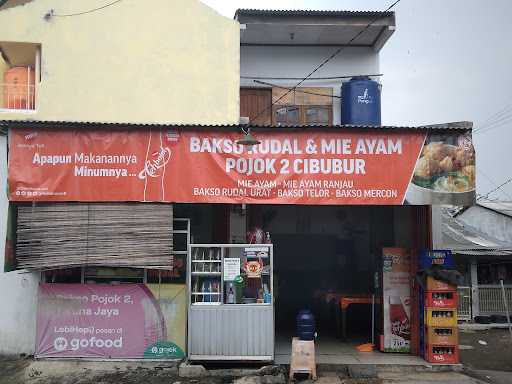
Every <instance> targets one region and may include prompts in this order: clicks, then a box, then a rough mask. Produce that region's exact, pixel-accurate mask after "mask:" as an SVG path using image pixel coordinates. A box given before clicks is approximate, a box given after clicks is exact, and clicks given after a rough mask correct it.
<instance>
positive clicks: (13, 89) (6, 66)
mask: <svg viewBox="0 0 512 384" xmlns="http://www.w3.org/2000/svg"><path fill="white" fill-rule="evenodd" d="M39 52H40V50H39V46H38V45H36V44H28V43H10V42H9V43H5V42H0V110H3V111H34V110H35V109H36V84H37V83H38V82H39V81H38V80H39V79H38V78H39Z"/></svg>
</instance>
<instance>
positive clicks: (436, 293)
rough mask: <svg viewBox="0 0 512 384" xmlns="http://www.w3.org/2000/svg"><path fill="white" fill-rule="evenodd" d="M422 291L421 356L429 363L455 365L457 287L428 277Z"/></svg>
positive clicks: (457, 356)
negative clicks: (422, 330)
mask: <svg viewBox="0 0 512 384" xmlns="http://www.w3.org/2000/svg"><path fill="white" fill-rule="evenodd" d="M426 288H427V289H426V291H424V297H423V300H422V301H423V303H424V316H423V322H424V324H425V329H424V348H425V349H424V351H423V352H424V355H423V356H424V358H425V360H427V361H428V362H429V363H439V364H457V363H458V362H459V348H458V345H459V341H458V334H457V289H456V287H455V286H453V285H450V284H447V283H445V282H443V281H439V280H436V279H434V278H432V277H431V276H429V277H427V285H426Z"/></svg>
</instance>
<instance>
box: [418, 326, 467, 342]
mask: <svg viewBox="0 0 512 384" xmlns="http://www.w3.org/2000/svg"><path fill="white" fill-rule="evenodd" d="M425 333H426V336H427V341H426V343H425V344H430V345H459V337H458V333H457V327H427V329H426V332H425Z"/></svg>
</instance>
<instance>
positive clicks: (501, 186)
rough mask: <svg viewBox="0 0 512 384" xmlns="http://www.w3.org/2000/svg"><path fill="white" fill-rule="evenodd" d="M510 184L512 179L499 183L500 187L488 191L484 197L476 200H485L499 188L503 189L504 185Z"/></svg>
mask: <svg viewBox="0 0 512 384" xmlns="http://www.w3.org/2000/svg"><path fill="white" fill-rule="evenodd" d="M510 182H512V177H511V178H510V179H508V180H506V181H505V182H503V183H501V184H500V185H498V186H497V187H496V188H494V189H492V190H490V191H489V192H487V193H486V194H485V195H481V196H480V197H479V198H478V199H477V201H478V200H481V199H487V198H488V197H489V195H490V194H491V193H494V192H497V191H499V190H500V189H501V188H503V187H504V186H505V185H507V184H508V183H510Z"/></svg>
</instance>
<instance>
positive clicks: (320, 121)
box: [274, 105, 332, 125]
mask: <svg viewBox="0 0 512 384" xmlns="http://www.w3.org/2000/svg"><path fill="white" fill-rule="evenodd" d="M274 123H275V124H276V125H330V124H332V106H331V105H286V106H275V107H274Z"/></svg>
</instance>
